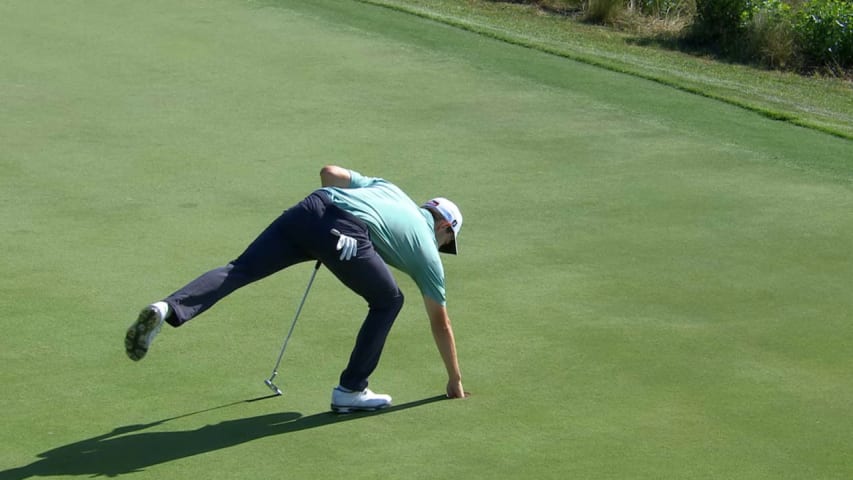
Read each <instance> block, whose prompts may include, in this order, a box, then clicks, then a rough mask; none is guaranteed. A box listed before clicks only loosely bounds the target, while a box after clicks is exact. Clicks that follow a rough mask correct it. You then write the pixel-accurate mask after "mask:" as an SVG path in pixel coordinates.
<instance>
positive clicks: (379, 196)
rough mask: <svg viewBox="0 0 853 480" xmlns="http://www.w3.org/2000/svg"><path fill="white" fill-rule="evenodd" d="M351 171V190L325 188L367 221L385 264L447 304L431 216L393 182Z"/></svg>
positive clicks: (324, 189) (432, 296) (337, 201)
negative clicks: (404, 274)
mask: <svg viewBox="0 0 853 480" xmlns="http://www.w3.org/2000/svg"><path fill="white" fill-rule="evenodd" d="M349 172H350V178H351V180H350V185H349V187H348V188H338V187H324V188H323V191H325V192H326V193H328V194H329V198H330V199H331V201H332V202H333V203H334V204H335V205H337V206H338V207H340V208H342V209H343V210H346V211H347V212H349V213H351V214H353V215H355V216H356V217H357V218H358V219H359V220H361V221H363V222H364V223H366V224H367V226H368V230H369V231H370V240H371V241H372V242H373V246H374V248H376V251H377V252H379V255H380V256H381V257H382V259H383V260H385V263H387V264H388V265H391V266H392V267H394V268H396V269H398V270H400V271H401V272H403V273H406V274H408V275H409V276H410V277H412V280H414V281H415V284H416V285H417V286H418V288H419V289H420V291H421V294H423V295H426V296H428V297H430V298H432V299H433V300H435V301H437V302H438V303H440V304H441V305H445V304H446V303H447V300H446V298H445V290H444V267H443V266H442V263H441V258H439V256H438V244H437V243H436V240H435V230H434V228H435V221H434V220H433V218H432V214H431V213H429V212H428V211H427V210H425V209H422V208H420V207H419V206H418V205H417V204H416V203H415V202H414V201H412V199H411V198H409V196H408V195H406V194H405V193H404V192H403V191H402V190H400V188H399V187H397V186H396V185H394V184H393V183H391V182H389V181H387V180H384V179H382V178H374V177H366V176H364V175H362V174H360V173H358V172H356V171H353V170H350V171H349Z"/></svg>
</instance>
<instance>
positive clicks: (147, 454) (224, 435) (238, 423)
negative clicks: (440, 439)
mask: <svg viewBox="0 0 853 480" xmlns="http://www.w3.org/2000/svg"><path fill="white" fill-rule="evenodd" d="M264 398H269V397H261V398H257V399H253V400H243V401H240V402H235V403H231V404H228V405H222V406H219V407H214V408H209V409H206V410H201V411H198V412H193V413H188V414H185V415H180V416H177V417H172V418H167V419H164V420H159V421H156V422H152V423H147V424H144V425H128V426H124V427H118V428H116V429H114V430H113V431H111V432H108V433H105V434H103V435H98V436H96V437H92V438H88V439H86V440H81V441H79V442H74V443H71V444H68V445H63V446H61V447H58V448H54V449H53V450H49V451H47V452H44V453H40V454H39V455H38V456H39V460H36V461H35V462H33V463H31V464H29V465H27V466H23V467H18V468H13V469H10V470H5V471H0V480H19V479H24V478H29V477H33V476H53V475H89V476H100V475H105V476H108V477H115V476H118V475H122V474H126V473H132V472H139V471H142V470H144V469H145V468H146V467H150V466H152V465H158V464H161V463H166V462H170V461H173V460H177V459H181V458H185V457H191V456H193V455H199V454H202V453H207V452H212V451H215V450H220V449H223V448H228V447H233V446H235V445H239V444H242V443H246V442H251V441H253V440H257V439H259V438H264V437H269V436H273V435H282V434H286V433H293V432H298V431H300V430H306V429H309V428H316V427H322V426H324V425H331V424H334V423H341V422H347V421H352V420H358V419H363V418H365V417H369V416H373V415H386V414H388V413H392V412H399V411H400V410H405V409H408V408H413V407H417V406H421V405H426V404H428V403H433V402H437V401H440V400H442V399H445V398H446V397H445V396H444V395H439V396H435V397H430V398H425V399H422V400H417V401H413V402H409V403H403V404H400V405H394V406H391V407H388V408H386V409H383V410H379V411H376V412H363V413H356V414H350V415H338V414H335V413H332V412H325V413H318V414H315V415H309V416H307V417H304V416H302V414H300V413H296V412H281V413H272V414H268V415H260V416H257V417H250V418H241V419H238V420H226V421H224V422H220V423H217V424H215V425H206V426H204V427H201V428H198V429H196V430H186V431H174V432H145V431H144V430H147V429H149V428H152V427H155V426H158V425H161V424H163V423H166V422H168V421H171V420H175V419H178V418H183V417H188V416H190V415H195V414H198V413H202V412H207V411H210V410H216V409H220V408H224V407H228V406H232V405H236V404H239V403H247V402H253V401H257V400H261V399H264Z"/></svg>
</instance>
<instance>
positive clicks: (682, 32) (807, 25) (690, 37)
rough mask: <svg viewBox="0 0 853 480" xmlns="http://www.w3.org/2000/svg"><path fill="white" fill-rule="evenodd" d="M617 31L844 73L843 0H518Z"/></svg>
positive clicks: (850, 18) (848, 46) (850, 33)
mask: <svg viewBox="0 0 853 480" xmlns="http://www.w3.org/2000/svg"><path fill="white" fill-rule="evenodd" d="M514 3H527V4H535V5H538V6H540V7H541V8H543V9H545V10H548V11H552V12H559V13H563V14H568V15H572V16H575V17H579V18H582V19H583V20H585V21H588V22H593V23H603V24H608V25H613V26H615V27H618V28H622V29H639V28H643V29H646V31H648V30H649V26H652V28H651V30H652V31H653V32H654V33H655V34H656V35H659V36H664V37H667V38H670V39H673V40H676V41H677V42H679V43H680V45H681V46H683V47H685V48H693V49H701V50H703V51H708V52H713V53H715V54H717V55H720V56H723V57H726V58H729V59H735V60H738V61H745V62H753V63H757V64H760V65H764V66H767V67H772V68H783V69H790V70H794V71H799V72H803V73H811V72H815V71H821V72H828V73H831V74H833V75H839V76H849V75H850V71H851V70H850V69H851V67H853V3H851V2H850V1H849V0H522V1H521V2H514Z"/></svg>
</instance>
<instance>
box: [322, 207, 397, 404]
mask: <svg viewBox="0 0 853 480" xmlns="http://www.w3.org/2000/svg"><path fill="white" fill-rule="evenodd" d="M331 220H332V221H334V228H337V229H338V230H339V231H340V232H341V233H344V234H346V235H349V236H351V237H353V238H355V239H356V240H357V241H358V251H357V253H356V256H355V257H354V258H352V259H350V260H340V258H339V255H338V252H336V251H335V249H334V246H335V244H336V243H337V239H336V238H334V237H331V238H330V239H329V240H328V241H327V242H328V243H326V242H321V245H322V244H323V243H326V247H325V248H324V249H323V250H322V251H321V252H318V257H319V258H320V259H321V260H322V261H323V263H324V264H325V265H326V267H327V268H328V269H329V271H331V272H332V273H333V274H334V275H335V276H336V277H337V278H338V279H339V280H340V281H341V282H342V283H343V284H344V285H346V286H347V287H349V288H350V290H352V291H354V292H355V293H357V294H358V295H360V296H361V297H362V298H364V299H365V300H366V301H367V304H368V312H367V316H366V317H365V319H364V322H363V323H362V325H361V328H360V329H359V332H358V336H357V337H356V341H355V346H354V347H353V350H352V353H351V354H350V358H349V362H348V363H347V366H346V368H345V369H344V371H343V372H342V373H341V377H340V384H341V386H343V387H345V388H349V389H351V390H363V389H365V388H367V384H368V377H370V375H371V374H372V373H373V371H374V370H376V367H377V366H378V365H379V359H380V357H381V355H382V350H383V348H384V347H385V340H386V339H387V337H388V333H389V332H390V331H391V327H392V326H393V325H394V321H395V320H396V318H397V315H398V314H399V313H400V310H401V309H402V308H403V301H404V298H403V293H402V292H401V291H400V288H399V287H398V285H397V281H396V280H395V279H394V276H393V275H392V273H391V270H390V269H389V268H388V265H387V264H386V263H385V261H384V260H382V257H380V256H379V254H378V253H377V252H376V250H375V249H374V248H373V244H372V243H371V242H370V237H369V233H368V231H367V228H366V227H365V226H364V225H363V224H361V223H360V222H358V221H357V220H353V219H351V218H349V217H347V216H346V215H340V214H335V215H333V216H332V217H331ZM329 252H331V253H332V255H329Z"/></svg>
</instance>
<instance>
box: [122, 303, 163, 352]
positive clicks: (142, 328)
mask: <svg viewBox="0 0 853 480" xmlns="http://www.w3.org/2000/svg"><path fill="white" fill-rule="evenodd" d="M157 324H158V319H157V313H156V312H155V311H154V310H153V309H151V308H145V309H144V310H142V311H141V312H139V317H138V318H137V319H136V321H135V322H133V325H131V326H130V328H128V329H127V335H125V337H124V349H125V351H126V352H127V356H128V357H130V359H131V360H133V361H135V362H138V361H139V360H142V358H143V357H145V354H147V353H148V347H149V345H148V344H147V342H146V339H147V337H148V334H150V333H151V332H152V331H154V329H155V328H157Z"/></svg>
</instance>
